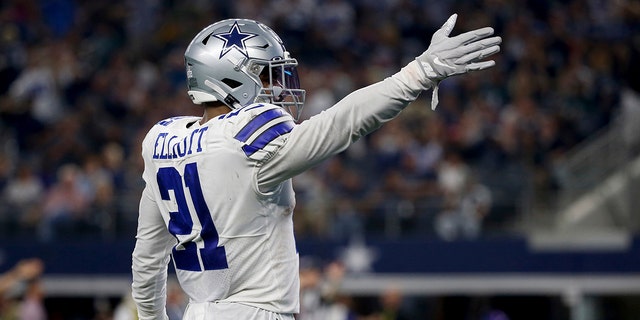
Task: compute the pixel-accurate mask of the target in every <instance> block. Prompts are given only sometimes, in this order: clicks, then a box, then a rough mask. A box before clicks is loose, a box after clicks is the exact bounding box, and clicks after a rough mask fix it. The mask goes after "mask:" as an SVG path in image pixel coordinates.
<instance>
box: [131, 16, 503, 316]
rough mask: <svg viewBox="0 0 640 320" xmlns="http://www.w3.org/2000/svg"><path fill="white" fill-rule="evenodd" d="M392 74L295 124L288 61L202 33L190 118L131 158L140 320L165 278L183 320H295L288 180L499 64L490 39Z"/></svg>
mask: <svg viewBox="0 0 640 320" xmlns="http://www.w3.org/2000/svg"><path fill="white" fill-rule="evenodd" d="M456 17H457V16H456V15H452V16H451V17H450V18H449V19H448V20H447V21H446V22H445V24H444V25H443V26H442V28H441V29H439V30H438V31H437V32H435V33H434V35H433V36H432V39H431V44H430V45H429V47H428V49H427V50H426V51H425V52H424V53H422V54H421V55H420V56H418V57H417V58H416V59H415V60H413V61H412V62H410V63H409V64H408V65H406V66H405V67H404V68H402V69H401V70H400V71H398V72H397V73H396V74H394V75H392V76H390V77H388V78H386V79H384V80H382V81H380V82H378V83H375V84H372V85H370V86H368V87H365V88H362V89H360V90H357V91H355V92H353V93H351V94H350V95H348V96H347V97H345V98H344V99H342V100H341V101H340V102H338V103H337V104H335V105H334V106H332V107H331V108H328V109H327V110H325V111H323V112H321V113H320V114H318V115H315V116H313V117H311V118H310V119H308V120H306V121H302V122H301V123H299V124H297V123H296V118H297V116H298V115H299V114H300V110H301V108H302V105H303V103H304V100H305V91H304V90H302V89H301V88H300V83H299V81H298V74H297V70H296V66H297V64H298V63H297V61H296V59H294V58H293V57H291V55H290V54H289V52H287V51H286V49H285V47H284V44H283V43H282V41H281V39H280V38H279V37H278V35H277V34H276V33H275V32H274V31H273V30H271V29H270V28H269V27H267V26H266V25H264V24H262V23H260V22H256V21H253V20H245V19H230V20H224V21H220V22H217V23H214V24H212V25H210V26H208V27H206V28H204V29H203V30H202V31H201V32H200V33H198V34H197V35H196V36H195V38H193V40H192V41H191V43H190V44H189V46H188V47H187V49H186V52H185V67H186V76H187V81H188V91H187V93H188V95H189V97H190V98H191V100H192V101H193V103H195V104H198V105H201V106H202V108H203V111H204V112H203V115H202V117H174V118H169V119H166V120H163V121H160V122H159V123H157V124H156V125H155V126H153V128H151V130H150V131H149V132H148V134H147V135H146V137H145V139H144V142H143V145H142V156H143V158H144V164H145V169H144V173H143V178H144V181H145V183H146V187H145V189H144V191H143V193H142V197H141V200H140V211H139V219H138V231H137V236H136V246H135V249H134V251H133V265H132V269H133V284H132V289H133V298H134V300H135V301H136V304H137V308H138V313H139V317H140V319H143V320H144V319H154V320H157V319H167V315H166V311H165V294H166V291H165V290H166V279H167V266H168V263H169V262H170V260H172V261H173V265H174V267H175V270H176V273H177V277H178V279H179V282H180V285H181V286H182V288H183V290H184V292H185V293H186V294H187V295H188V296H189V301H190V303H189V305H188V307H187V310H186V312H185V319H216V320H221V319H233V320H240V319H242V320H248V319H260V320H267V319H272V320H273V319H280V320H291V319H294V314H296V313H297V312H298V309H299V301H298V300H299V297H298V296H299V274H298V255H297V252H296V245H295V239H294V231H293V222H292V214H293V208H294V205H295V199H294V191H293V189H292V184H291V178H292V177H294V176H296V175H297V174H299V173H301V172H303V171H305V170H307V169H309V168H311V167H313V166H315V165H317V164H318V163H320V162H321V161H323V160H325V159H327V158H329V157H331V156H333V155H335V154H337V153H339V152H341V151H343V150H345V148H347V147H348V146H349V145H350V144H352V143H353V142H355V141H356V140H358V139H360V138H361V137H363V136H365V135H367V134H368V133H370V132H372V131H374V130H376V129H377V128H379V127H380V126H381V125H383V124H384V123H385V122H387V121H390V120H392V119H393V118H394V117H396V116H397V115H398V114H399V113H400V112H401V111H402V110H403V109H404V108H405V107H407V105H409V103H411V102H412V101H414V100H415V99H416V98H417V97H418V95H419V94H420V93H421V92H422V91H425V90H428V89H434V95H433V98H432V106H433V107H435V105H436V104H437V92H435V91H437V90H436V89H437V86H438V83H439V82H440V81H441V80H443V79H445V78H446V77H449V76H452V75H456V74H463V73H466V72H469V71H473V70H482V69H486V68H489V67H491V66H493V65H494V64H495V62H494V61H492V60H488V61H487V60H484V58H486V57H487V56H490V55H492V54H494V53H496V52H498V51H499V50H500V47H499V45H500V43H501V38H500V37H497V36H493V32H494V31H493V29H492V28H490V27H486V28H481V29H477V30H473V31H469V32H466V33H464V34H461V35H458V36H455V37H449V34H450V32H451V30H452V29H453V27H454V25H455V22H456Z"/></svg>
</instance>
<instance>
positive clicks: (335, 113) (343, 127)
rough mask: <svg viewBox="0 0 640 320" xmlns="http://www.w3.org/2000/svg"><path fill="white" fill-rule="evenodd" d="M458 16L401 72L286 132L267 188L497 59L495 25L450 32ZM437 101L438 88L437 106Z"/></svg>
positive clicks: (264, 172) (266, 172) (267, 170)
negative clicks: (449, 81) (459, 76)
mask: <svg viewBox="0 0 640 320" xmlns="http://www.w3.org/2000/svg"><path fill="white" fill-rule="evenodd" d="M456 19H457V15H455V14H454V15H452V16H451V17H450V18H449V19H448V20H447V22H445V24H444V25H443V26H442V28H440V29H439V30H438V31H436V32H435V33H434V35H433V37H432V40H431V44H430V46H429V48H428V49H427V50H426V51H425V52H424V53H423V54H421V55H420V56H418V57H417V58H416V59H415V60H414V61H412V62H410V63H409V64H408V65H407V66H405V67H404V68H402V69H401V70H400V71H399V72H398V73H396V74H394V75H393V76H391V77H389V78H386V79H384V80H383V81H381V82H378V83H375V84H373V85H370V86H368V87H365V88H362V89H360V90H357V91H355V92H353V93H351V94H349V95H348V96H346V97H345V98H344V99H342V100H341V101H340V102H338V103H337V104H336V105H334V106H333V107H331V108H329V109H327V110H325V111H323V112H322V113H320V114H318V115H316V116H314V117H312V118H311V119H309V120H307V121H304V122H302V123H301V124H300V125H298V126H296V127H295V128H294V129H293V130H292V131H291V132H290V133H289V134H288V135H287V137H286V143H284V145H283V146H282V148H281V149H280V150H279V151H278V152H277V153H276V154H275V155H274V156H273V157H272V158H271V159H269V161H267V162H265V163H264V164H263V165H262V167H261V169H260V171H259V173H258V183H259V187H260V189H261V190H268V189H270V188H272V187H274V186H276V185H278V184H279V183H280V182H281V181H283V180H285V179H288V178H291V177H293V176H295V175H297V174H299V173H301V172H303V171H305V170H307V169H309V168H311V167H313V166H315V165H317V164H318V163H320V162H322V161H323V160H325V159H327V158H328V157H330V156H332V155H335V154H337V153H339V152H341V151H343V150H345V149H346V148H347V147H348V146H349V145H350V144H351V143H353V142H355V141H356V140H358V139H360V138H361V137H363V136H365V135H367V134H369V133H371V132H372V131H374V130H376V129H378V128H379V127H380V126H381V125H383V124H384V123H385V122H388V121H390V120H391V119H393V118H395V117H396V116H397V115H398V114H399V113H400V112H401V111H402V110H403V109H404V108H405V107H406V106H407V105H409V103H411V102H412V101H414V100H415V99H416V98H417V97H418V96H419V95H420V93H421V92H422V91H424V90H428V89H430V88H436V89H437V85H438V83H439V82H440V81H442V80H443V79H445V78H447V77H449V76H453V75H457V74H463V73H467V72H470V71H476V70H482V69H486V68H489V67H491V66H493V65H494V64H495V62H494V61H481V59H484V58H486V57H487V56H489V55H492V54H494V53H496V52H498V51H499V50H500V47H499V44H500V43H501V41H502V40H501V38H500V37H491V38H487V37H489V36H491V35H492V34H493V29H492V28H489V27H487V28H481V29H477V30H473V31H469V32H466V33H463V34H461V35H458V36H456V37H452V38H450V37H449V34H450V32H451V30H452V29H453V27H454V25H455V22H456ZM436 104H437V90H435V89H434V97H433V100H432V107H433V108H435V105H436Z"/></svg>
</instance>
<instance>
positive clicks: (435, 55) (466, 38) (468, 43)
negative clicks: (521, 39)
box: [416, 14, 502, 109]
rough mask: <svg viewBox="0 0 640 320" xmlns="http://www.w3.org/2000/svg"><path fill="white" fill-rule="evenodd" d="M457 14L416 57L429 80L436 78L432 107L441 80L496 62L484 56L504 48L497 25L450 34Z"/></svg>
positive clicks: (435, 101)
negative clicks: (455, 34) (494, 34)
mask: <svg viewBox="0 0 640 320" xmlns="http://www.w3.org/2000/svg"><path fill="white" fill-rule="evenodd" d="M457 18H458V15H457V14H453V15H452V16H451V17H449V19H447V21H446V22H445V23H444V25H442V27H441V28H440V29H438V31H436V32H435V33H434V34H433V36H432V37H431V44H430V45H429V48H428V49H427V51H425V52H424V53H422V54H421V55H420V56H418V57H417V58H416V59H417V60H418V62H419V63H420V65H421V66H422V69H423V70H424V71H425V74H426V76H427V78H429V80H431V81H433V82H435V84H436V85H435V87H434V95H433V99H432V104H431V105H432V108H434V109H435V106H436V105H437V103H438V102H437V101H438V100H437V84H438V83H439V82H440V81H442V80H443V79H445V78H447V77H450V76H453V75H457V74H463V73H467V72H469V71H476V70H483V69H487V68H490V67H492V66H494V65H495V61H493V60H483V59H484V58H486V57H488V56H490V55H492V54H495V53H497V52H499V51H500V43H502V38H501V37H499V36H493V37H490V36H492V35H493V32H494V31H493V28H491V27H485V28H480V29H476V30H472V31H469V32H465V33H463V34H460V35H457V36H455V37H449V34H450V33H451V30H453V27H454V26H455V24H456V20H457Z"/></svg>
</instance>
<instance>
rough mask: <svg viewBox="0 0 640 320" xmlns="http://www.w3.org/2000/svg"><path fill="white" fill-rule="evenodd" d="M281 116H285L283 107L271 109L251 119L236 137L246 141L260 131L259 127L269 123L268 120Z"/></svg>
mask: <svg viewBox="0 0 640 320" xmlns="http://www.w3.org/2000/svg"><path fill="white" fill-rule="evenodd" d="M281 116H283V111H282V110H281V109H269V110H267V111H265V112H263V113H261V114H259V115H257V116H256V117H255V118H253V119H251V121H249V122H248V123H247V124H246V125H245V126H244V127H243V128H242V129H241V130H240V132H238V134H236V136H235V137H234V138H236V139H237V140H240V141H242V142H245V141H247V139H249V137H251V135H252V134H254V133H255V132H256V131H258V129H260V128H261V127H262V126H264V125H265V124H267V122H269V121H271V120H273V119H275V118H279V117H281Z"/></svg>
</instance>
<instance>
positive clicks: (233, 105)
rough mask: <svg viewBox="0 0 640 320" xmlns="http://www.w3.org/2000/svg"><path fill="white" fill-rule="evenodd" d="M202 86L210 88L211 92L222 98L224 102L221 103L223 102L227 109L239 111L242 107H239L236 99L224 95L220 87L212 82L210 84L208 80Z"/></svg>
mask: <svg viewBox="0 0 640 320" xmlns="http://www.w3.org/2000/svg"><path fill="white" fill-rule="evenodd" d="M204 85H206V86H207V87H209V88H211V90H213V91H215V92H216V93H217V94H218V95H220V96H221V97H224V100H223V101H222V102H224V104H226V105H228V106H229V108H231V109H240V108H242V106H241V105H240V102H238V100H237V99H236V98H234V97H233V96H232V95H230V94H226V93H225V92H224V90H222V88H220V86H218V85H217V84H215V83H213V82H211V81H209V80H205V81H204Z"/></svg>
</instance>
